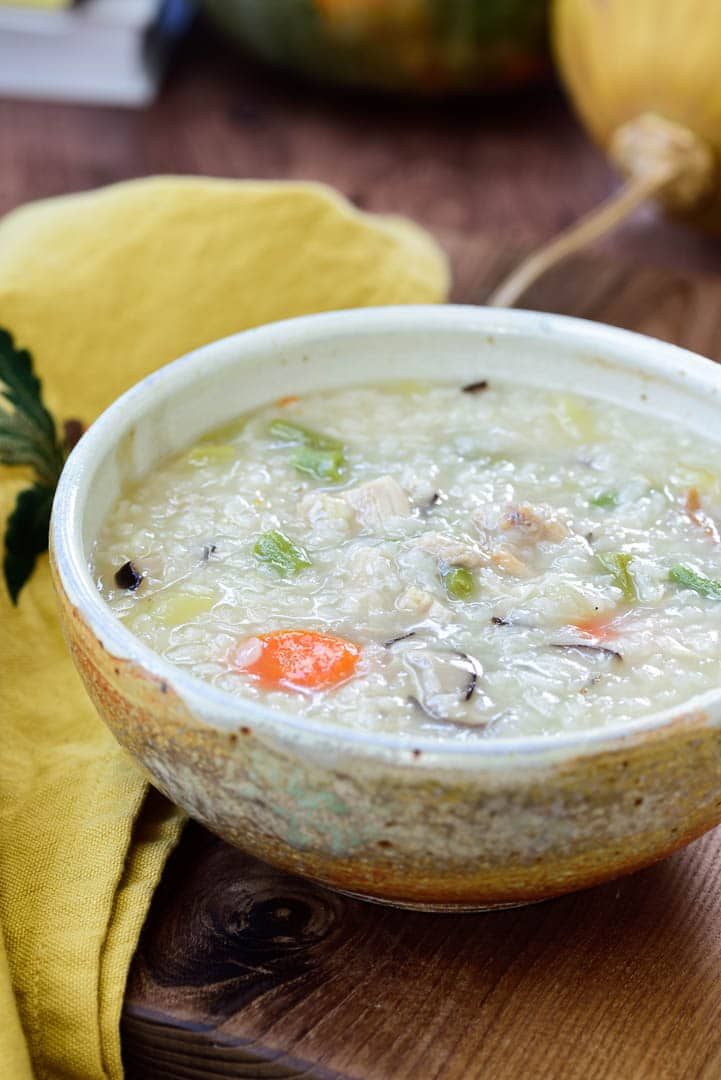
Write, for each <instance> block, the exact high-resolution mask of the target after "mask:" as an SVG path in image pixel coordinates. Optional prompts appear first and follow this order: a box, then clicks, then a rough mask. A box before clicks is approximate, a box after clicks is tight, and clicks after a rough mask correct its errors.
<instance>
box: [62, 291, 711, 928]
mask: <svg viewBox="0 0 721 1080" xmlns="http://www.w3.org/2000/svg"><path fill="white" fill-rule="evenodd" d="M494 376H498V377H503V378H504V379H505V380H508V379H511V380H513V379H518V380H520V381H523V382H527V383H531V384H535V385H540V386H545V387H557V388H559V389H567V390H576V391H578V392H581V393H584V392H585V393H591V394H593V395H594V396H597V397H600V398H604V399H607V400H609V401H615V402H617V403H619V404H624V405H633V403H634V402H638V403H639V405H640V406H641V407H643V408H644V409H648V410H650V411H652V412H653V413H654V414H656V415H659V416H665V417H668V418H673V419H675V420H678V421H681V422H685V423H687V424H691V425H692V426H693V427H694V428H695V429H696V430H698V431H699V432H700V433H703V434H705V435H707V436H708V437H710V438H713V437H714V435H715V434H716V433H717V432H718V431H719V430H721V371H720V370H719V369H718V368H717V367H716V366H715V365H713V364H712V363H711V362H710V361H708V360H704V359H703V358H701V357H698V356H694V355H693V354H691V353H688V352H684V351H682V350H680V349H677V348H675V347H673V346H670V345H665V344H662V343H660V342H658V341H654V340H652V339H649V338H644V337H641V336H638V335H634V334H630V333H627V332H625V331H622V330H616V329H612V328H609V327H605V326H600V325H597V324H593V323H588V322H583V321H581V320H576V319H569V318H564V317H560V316H551V315H543V314H536V313H532V312H522V311H503V310H495V309H483V308H470V307H468V308H466V307H450V306H447V307H402V308H376V309H362V310H357V311H349V312H337V313H332V314H324V315H315V316H308V317H305V318H301V319H293V320H290V321H288V322H284V323H277V324H273V325H270V326H265V327H261V328H259V329H256V330H251V331H247V332H245V333H243V334H239V335H237V336H235V337H231V338H227V339H225V340H223V341H219V342H216V343H214V344H211V345H207V346H205V347H203V348H201V349H199V350H197V351H196V352H194V353H191V354H190V355H189V356H186V357H184V358H182V359H181V360H178V361H176V362H175V363H173V364H170V365H169V366H167V367H165V368H162V369H161V370H160V371H158V372H156V373H155V374H153V375H151V376H149V377H148V378H146V379H145V380H143V382H141V383H139V384H138V385H137V386H136V387H134V388H133V389H132V390H130V391H129V392H128V393H127V394H125V395H124V396H123V397H122V398H120V399H119V400H118V401H117V402H116V403H115V404H114V405H112V406H111V407H110V408H109V409H108V410H107V411H106V412H105V413H104V414H103V416H102V417H101V418H100V419H99V420H98V421H97V422H96V423H95V424H94V425H93V427H92V428H91V429H90V431H88V433H87V434H86V435H85V436H84V438H83V439H82V440H81V442H80V444H79V445H78V447H77V448H76V449H75V451H74V452H73V454H72V455H71V457H70V460H69V461H68V464H67V466H66V468H65V471H64V473H63V476H62V479H61V482H60V486H59V488H58V493H57V496H56V500H55V506H54V510H53V521H52V528H51V534H52V535H51V554H52V564H53V573H54V579H55V582H56V586H57V592H58V597H59V602H60V610H61V615H62V621H63V625H64V630H65V634H66V638H67V641H68V645H69V648H70V651H71V654H72V657H73V660H74V662H75V664H76V666H77V668H78V670H79V672H80V674H81V676H82V678H83V680H84V682H85V685H86V687H87V689H88V692H89V694H90V696H91V697H92V699H93V701H94V702H95V705H96V706H97V709H98V711H99V713H100V715H101V716H102V717H103V719H104V720H105V722H106V723H107V724H108V726H109V727H110V729H111V730H112V731H113V733H114V734H115V736H116V737H117V738H118V740H119V741H120V742H121V743H122V744H123V745H124V746H125V747H127V749H128V750H129V751H130V753H131V754H132V755H133V756H134V757H135V758H136V760H137V761H138V762H139V763H140V764H141V765H142V766H143V767H144V769H145V770H146V771H147V773H148V775H149V776H150V778H151V780H152V781H153V783H154V784H155V785H156V786H157V787H158V788H159V789H160V790H161V791H162V792H164V793H165V794H166V795H167V796H168V797H169V798H170V799H172V800H173V801H174V802H176V803H178V804H180V805H181V806H183V807H185V809H186V810H187V811H188V812H189V813H190V814H191V815H192V816H193V817H195V818H197V819H198V820H199V821H201V822H202V823H203V824H204V825H206V826H207V827H208V828H209V829H211V830H213V831H214V832H216V833H218V834H219V835H220V836H222V837H224V838H225V839H226V840H228V841H229V842H230V843H232V844H235V845H237V846H238V847H241V848H243V849H245V850H246V851H248V852H250V853H252V854H253V855H256V856H258V857H260V858H261V859H265V860H266V861H268V862H270V863H273V864H275V865H276V866H279V867H281V868H283V869H286V870H290V871H293V872H296V873H299V874H304V875H306V876H308V877H311V878H314V879H316V880H318V881H320V882H323V883H325V884H326V885H329V886H332V887H334V888H336V889H341V890H345V891H348V892H351V893H354V894H356V895H361V896H364V897H367V898H369V899H375V900H380V901H385V902H389V903H394V904H400V905H408V906H413V907H423V908H429V909H438V910H462V909H464V908H465V909H472V908H479V907H495V906H501V905H509V904H519V903H524V902H529V901H534V900H540V899H543V898H545V897H550V896H554V895H557V894H559V893H563V892H567V891H569V890H572V889H579V888H583V887H584V886H588V885H592V884H594V883H596V882H600V881H604V880H606V879H608V878H612V877H614V876H617V875H619V874H623V873H626V872H628V871H631V870H635V869H637V868H639V867H641V866H644V865H647V864H649V863H651V862H653V861H655V860H656V859H659V858H662V857H663V856H664V855H667V854H669V853H670V852H671V851H673V850H674V849H675V848H677V847H679V846H681V845H682V844H685V843H688V841H690V840H692V839H693V838H694V837H696V836H699V835H700V834H701V833H702V832H704V831H705V830H706V829H708V828H710V827H711V826H713V825H715V824H717V823H718V822H719V821H721V689H719V691H714V692H712V693H708V694H705V695H703V696H701V697H698V698H696V699H693V700H691V701H689V702H688V703H687V704H686V705H685V706H684V707H682V708H676V709H673V710H669V711H667V712H665V713H658V714H655V715H653V716H649V717H646V718H644V719H643V720H640V721H636V722H634V723H631V724H628V725H625V726H624V727H618V726H615V727H608V728H605V729H600V730H595V731H588V732H580V733H575V734H567V735H559V736H556V737H547V738H542V737H534V738H524V739H513V740H511V739H496V740H493V739H489V740H486V741H479V742H478V743H477V744H475V745H466V746H463V747H459V746H458V745H457V744H456V745H454V744H453V743H452V742H451V741H448V742H447V743H444V742H442V741H440V742H439V741H438V740H434V741H433V742H431V741H430V740H424V739H423V738H417V739H411V738H409V737H407V736H398V735H387V736H381V735H373V734H368V733H365V732H360V731H353V730H352V729H345V728H340V727H334V726H331V725H323V726H320V725H317V724H314V723H312V722H309V721H307V720H304V719H303V718H301V717H297V716H296V717H293V716H290V715H284V714H282V713H280V712H276V711H271V710H269V709H267V708H264V707H263V706H261V705H258V704H257V703H254V702H251V701H248V702H244V701H243V700H242V699H238V698H237V697H234V696H230V695H228V694H225V693H223V692H222V691H219V690H217V689H215V688H213V687H212V686H210V685H206V684H204V683H203V682H201V681H199V680H197V679H194V678H193V677H191V676H190V675H188V674H186V673H184V672H182V671H180V670H179V669H177V668H175V667H174V666H173V665H172V664H170V663H168V662H167V661H165V660H163V659H161V658H160V657H159V656H158V655H156V654H155V653H153V652H152V651H151V650H150V649H148V648H147V647H146V646H144V645H143V644H141V642H140V641H139V640H138V639H137V638H135V637H134V636H133V635H132V634H131V632H130V631H129V630H128V629H126V628H125V627H124V626H123V625H122V624H121V623H120V622H119V621H118V620H117V619H116V618H115V617H114V616H113V615H112V614H111V613H110V611H109V609H108V608H107V606H106V605H105V603H104V601H103V599H102V598H101V596H100V594H99V593H98V591H97V589H96V587H95V585H94V583H93V580H92V577H91V575H90V572H89V570H88V552H89V548H90V545H91V543H92V541H93V539H94V537H95V536H96V534H97V531H98V528H99V526H100V523H101V521H102V519H103V517H104V516H105V514H106V513H107V511H108V510H109V508H110V506H111V504H112V503H113V502H114V500H115V499H116V497H117V495H118V493H119V491H120V489H121V487H122V486H123V485H124V484H125V483H127V482H130V481H133V480H136V479H138V478H140V477H142V476H143V475H144V473H146V472H147V471H148V470H149V469H151V468H152V467H153V465H154V464H155V463H156V462H158V461H159V460H160V459H162V458H163V457H165V456H166V455H167V454H170V453H173V452H174V451H176V450H179V449H181V448H182V447H183V446H185V445H189V444H190V443H192V442H193V441H194V440H195V439H196V438H197V436H199V435H200V434H202V433H203V432H204V431H206V430H208V429H209V428H213V427H216V426H219V425H221V424H223V423H225V422H227V421H229V420H230V419H231V418H233V417H234V416H235V415H237V414H238V413H240V412H242V411H244V410H247V409H251V408H254V407H255V406H257V405H260V404H263V403H265V402H267V401H270V400H273V399H274V398H276V397H278V396H279V395H280V394H292V393H302V392H304V391H308V390H311V389H320V388H323V387H333V386H342V385H346V384H353V383H357V382H373V381H382V380H383V379H395V380H397V379H399V378H408V377H417V378H436V379H438V378H440V379H443V380H457V381H458V382H459V384H463V383H467V382H469V381H472V380H473V379H478V378H479V377H483V378H488V379H493V377H494Z"/></svg>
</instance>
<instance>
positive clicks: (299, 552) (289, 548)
mask: <svg viewBox="0 0 721 1080" xmlns="http://www.w3.org/2000/svg"><path fill="white" fill-rule="evenodd" d="M253 554H254V555H255V557H256V558H257V559H260V561H261V562H264V563H266V565H268V566H272V567H273V569H274V570H277V571H278V573H279V574H281V576H282V577H291V576H294V575H295V574H299V573H300V572H301V570H305V569H306V567H308V566H311V565H312V563H311V560H310V557H309V556H308V552H307V551H306V550H305V549H304V548H302V547H299V546H298V544H294V543H293V541H292V540H291V539H290V537H288V536H286V535H285V533H282V532H279V531H278V529H273V530H271V531H270V532H266V533H263V535H262V536H260V537H258V540H257V542H256V545H255V547H254V548H253Z"/></svg>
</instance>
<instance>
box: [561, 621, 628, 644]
mask: <svg viewBox="0 0 721 1080" xmlns="http://www.w3.org/2000/svg"><path fill="white" fill-rule="evenodd" d="M613 622H614V617H613V616H611V617H610V618H609V616H608V615H591V617H590V618H588V619H579V620H578V622H574V623H572V624H571V625H572V626H575V627H576V629H577V630H580V631H581V633H583V634H590V635H591V637H595V638H599V639H600V640H601V641H604V640H607V639H608V638H615V637H618V629H617V628H616V627H615V626H614V625H613Z"/></svg>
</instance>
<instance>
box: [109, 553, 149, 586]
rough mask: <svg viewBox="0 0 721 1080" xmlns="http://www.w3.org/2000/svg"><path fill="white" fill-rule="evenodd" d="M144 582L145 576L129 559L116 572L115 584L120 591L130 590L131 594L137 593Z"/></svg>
mask: <svg viewBox="0 0 721 1080" xmlns="http://www.w3.org/2000/svg"><path fill="white" fill-rule="evenodd" d="M142 580H143V575H142V574H141V573H140V572H139V570H138V569H137V568H136V567H135V565H134V564H133V563H132V562H130V560H129V559H128V561H127V562H124V563H123V565H122V566H121V567H119V569H118V570H116V571H115V584H116V585H117V586H118V588H119V589H128V590H129V591H130V592H135V590H136V589H137V588H138V586H139V585H140V583H141V582H142Z"/></svg>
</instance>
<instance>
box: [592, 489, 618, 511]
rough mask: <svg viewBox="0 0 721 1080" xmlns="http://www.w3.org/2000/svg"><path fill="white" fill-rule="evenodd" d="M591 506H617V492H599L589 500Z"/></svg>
mask: <svg viewBox="0 0 721 1080" xmlns="http://www.w3.org/2000/svg"><path fill="white" fill-rule="evenodd" d="M591 506H603V507H613V506H618V492H617V491H601V492H600V493H599V494H598V495H595V496H594V497H593V498H592V499H591Z"/></svg>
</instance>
